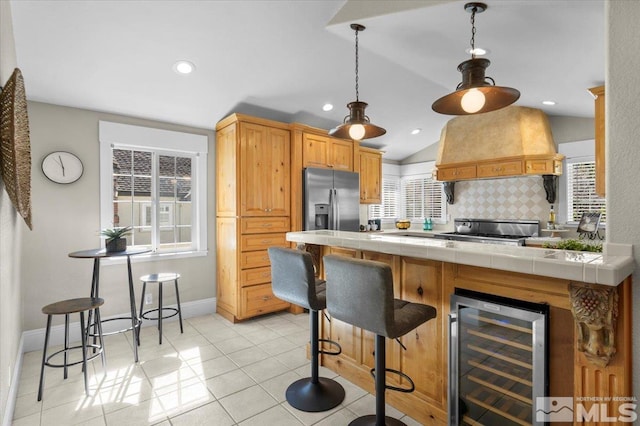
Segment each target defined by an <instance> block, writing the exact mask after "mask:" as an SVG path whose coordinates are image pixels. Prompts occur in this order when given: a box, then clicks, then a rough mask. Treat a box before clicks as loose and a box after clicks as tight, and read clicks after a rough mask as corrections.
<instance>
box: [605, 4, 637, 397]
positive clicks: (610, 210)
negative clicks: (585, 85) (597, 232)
mask: <svg viewBox="0 0 640 426" xmlns="http://www.w3.org/2000/svg"><path fill="white" fill-rule="evenodd" d="M606 16H607V18H606V24H607V34H608V35H609V37H608V39H607V41H606V43H607V44H606V46H607V68H606V78H605V85H606V95H605V104H606V106H605V111H606V125H605V134H606V136H605V139H606V157H607V158H606V164H607V169H606V173H607V177H606V179H607V182H606V191H607V216H608V220H607V241H608V242H613V243H625V244H633V253H634V254H633V255H634V257H635V264H636V271H635V273H634V275H633V278H634V281H635V283H634V287H635V288H634V289H633V309H632V310H633V314H634V315H635V316H636V318H635V319H634V320H633V321H632V322H631V324H632V326H633V331H632V338H633V370H634V371H633V389H634V394H635V396H636V397H637V396H640V321H638V316H639V315H640V289H638V282H639V281H640V271H638V264H639V263H640V227H638V220H637V215H638V212H640V195H639V194H638V191H637V187H636V185H637V182H640V120H638V114H640V103H639V101H638V89H637V88H638V87H640V73H638V69H640V57H639V56H638V52H640V26H638V21H640V2H638V1H613V0H610V1H607V2H606Z"/></svg>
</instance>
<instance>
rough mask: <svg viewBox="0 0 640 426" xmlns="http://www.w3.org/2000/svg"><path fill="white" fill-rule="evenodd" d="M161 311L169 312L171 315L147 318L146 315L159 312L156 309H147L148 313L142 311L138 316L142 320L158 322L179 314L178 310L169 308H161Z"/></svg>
mask: <svg viewBox="0 0 640 426" xmlns="http://www.w3.org/2000/svg"><path fill="white" fill-rule="evenodd" d="M162 310H163V311H171V312H173V313H172V314H171V315H162V316H157V317H155V318H154V317H148V316H147V314H150V313H152V312H158V311H159V309H158V308H156V309H149V310H148V311H144V312H143V313H142V314H140V317H142V318H144V319H146V320H150V321H158V320H160V318H162V319H167V318H171V317H175V316H176V315H178V313H179V312H180V311H179V310H178V309H176V308H171V307H167V308H165V307H163V308H162ZM163 313H164V312H163Z"/></svg>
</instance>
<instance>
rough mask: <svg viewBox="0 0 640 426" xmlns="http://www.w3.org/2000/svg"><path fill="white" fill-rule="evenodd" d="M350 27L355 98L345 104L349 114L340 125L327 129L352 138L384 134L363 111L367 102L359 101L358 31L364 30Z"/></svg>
mask: <svg viewBox="0 0 640 426" xmlns="http://www.w3.org/2000/svg"><path fill="white" fill-rule="evenodd" d="M351 29H353V30H354V31H355V32H356V100H355V101H353V102H350V103H349V104H347V108H349V115H347V116H346V117H345V118H344V121H343V123H342V124H341V125H339V126H338V127H336V128H334V129H331V130H329V135H331V136H334V137H336V138H342V139H353V140H362V139H371V138H376V137H378V136H382V135H384V134H385V133H387V131H386V130H385V129H383V128H382V127H379V126H376V125H375V124H371V121H370V120H369V117H367V115H366V114H365V112H364V110H365V109H366V108H367V105H368V104H367V103H366V102H361V101H360V99H359V93H358V32H359V31H364V29H365V27H364V26H363V25H360V24H351Z"/></svg>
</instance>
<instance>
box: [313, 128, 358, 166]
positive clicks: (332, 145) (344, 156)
mask: <svg viewBox="0 0 640 426" xmlns="http://www.w3.org/2000/svg"><path fill="white" fill-rule="evenodd" d="M302 167H303V168H304V167H322V168H329V169H334V170H346V171H352V170H353V143H352V142H351V141H345V140H342V139H335V138H332V137H329V136H324V135H319V134H316V133H310V132H304V133H303V134H302Z"/></svg>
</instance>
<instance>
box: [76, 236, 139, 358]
mask: <svg viewBox="0 0 640 426" xmlns="http://www.w3.org/2000/svg"><path fill="white" fill-rule="evenodd" d="M150 252H151V249H148V248H135V247H127V249H126V250H124V251H117V252H107V251H106V249H103V248H102V249H90V250H81V251H74V252H73V253H69V257H73V258H77V259H93V277H92V279H91V297H100V296H99V290H100V259H102V258H109V257H122V256H126V257H127V270H128V272H129V305H130V308H131V317H118V318H109V319H107V320H103V322H105V321H114V320H123V319H131V328H127V329H124V330H119V331H116V332H112V333H105V335H107V334H113V333H122V332H125V331H129V330H131V334H132V336H133V355H134V359H135V362H138V345H139V344H140V335H139V332H140V324H141V321H140V318H139V317H138V313H137V311H136V296H135V293H134V291H133V274H132V273H131V256H135V255H137V254H143V253H150ZM90 324H91V312H89V320H88V321H87V330H88V329H89V326H90ZM93 326H94V335H95V330H96V327H97V324H93ZM94 337H95V336H94Z"/></svg>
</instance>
